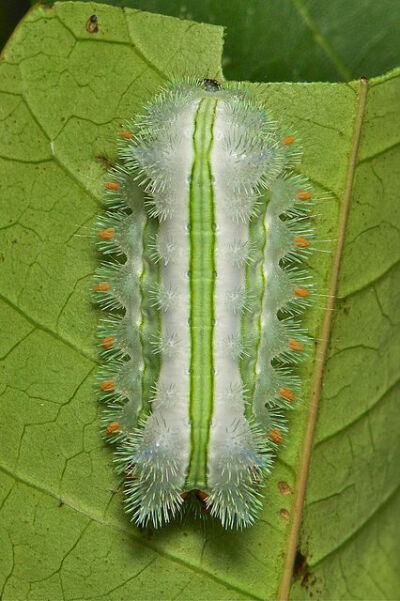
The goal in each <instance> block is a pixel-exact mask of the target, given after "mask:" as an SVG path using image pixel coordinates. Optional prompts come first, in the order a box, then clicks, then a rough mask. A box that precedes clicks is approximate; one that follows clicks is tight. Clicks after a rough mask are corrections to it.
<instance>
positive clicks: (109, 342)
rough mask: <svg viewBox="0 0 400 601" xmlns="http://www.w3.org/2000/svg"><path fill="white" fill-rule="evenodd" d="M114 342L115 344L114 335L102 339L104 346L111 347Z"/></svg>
mask: <svg viewBox="0 0 400 601" xmlns="http://www.w3.org/2000/svg"><path fill="white" fill-rule="evenodd" d="M113 344H114V338H113V337H112V336H106V337H105V338H103V340H102V341H101V346H102V347H103V348H111V347H112V345H113Z"/></svg>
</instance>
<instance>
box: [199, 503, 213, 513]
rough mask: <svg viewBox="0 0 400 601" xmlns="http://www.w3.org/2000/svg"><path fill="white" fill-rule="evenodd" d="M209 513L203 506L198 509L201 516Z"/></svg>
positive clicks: (207, 508) (208, 509)
mask: <svg viewBox="0 0 400 601" xmlns="http://www.w3.org/2000/svg"><path fill="white" fill-rule="evenodd" d="M210 511H211V510H210V508H209V507H206V506H205V505H202V506H201V508H200V513H202V514H207V513H210Z"/></svg>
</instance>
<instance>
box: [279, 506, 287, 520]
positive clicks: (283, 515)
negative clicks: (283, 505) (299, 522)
mask: <svg viewBox="0 0 400 601" xmlns="http://www.w3.org/2000/svg"><path fill="white" fill-rule="evenodd" d="M279 515H280V516H281V518H282V519H283V520H286V521H287V522H288V521H289V519H290V514H289V512H288V510H287V509H281V510H280V511H279Z"/></svg>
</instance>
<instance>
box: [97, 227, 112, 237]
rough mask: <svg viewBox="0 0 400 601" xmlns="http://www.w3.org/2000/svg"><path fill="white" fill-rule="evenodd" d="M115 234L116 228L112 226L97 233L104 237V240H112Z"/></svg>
mask: <svg viewBox="0 0 400 601" xmlns="http://www.w3.org/2000/svg"><path fill="white" fill-rule="evenodd" d="M114 234H115V230H114V229H113V228H112V227H108V228H107V229H105V230H102V231H101V232H97V235H98V236H99V237H100V238H103V240H111V238H113V237H114Z"/></svg>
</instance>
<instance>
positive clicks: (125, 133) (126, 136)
mask: <svg viewBox="0 0 400 601" xmlns="http://www.w3.org/2000/svg"><path fill="white" fill-rule="evenodd" d="M119 135H120V136H121V138H124V140H130V139H131V138H132V136H133V134H132V132H131V131H120V132H119Z"/></svg>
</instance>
